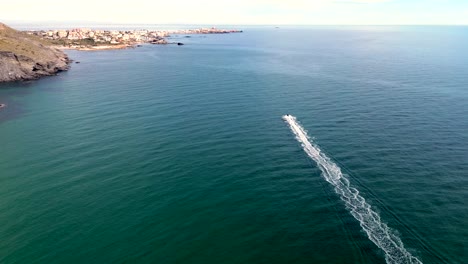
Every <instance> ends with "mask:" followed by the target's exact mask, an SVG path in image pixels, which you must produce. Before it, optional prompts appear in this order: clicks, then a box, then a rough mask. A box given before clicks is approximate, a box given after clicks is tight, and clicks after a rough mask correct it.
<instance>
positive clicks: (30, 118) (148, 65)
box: [0, 27, 468, 264]
mask: <svg viewBox="0 0 468 264" xmlns="http://www.w3.org/2000/svg"><path fill="white" fill-rule="evenodd" d="M174 38H176V39H178V40H181V41H183V42H185V43H186V44H187V45H185V46H182V47H178V46H151V45H145V46H143V47H141V48H136V49H128V50H116V51H99V52H79V51H69V52H68V53H69V55H70V57H71V58H73V59H75V60H77V61H80V62H81V63H80V64H73V65H72V68H71V70H70V71H68V72H64V73H61V74H60V75H59V76H57V77H51V78H44V79H42V80H40V81H34V82H28V83H19V84H2V85H0V103H6V104H7V108H4V109H2V110H0V150H1V152H0V262H1V263H269V264H270V263H385V262H386V260H385V253H384V251H383V250H381V249H380V248H379V247H378V246H376V245H375V244H374V243H373V242H372V241H371V240H370V239H369V237H368V235H367V234H366V233H365V232H364V229H363V228H362V227H361V226H360V224H359V221H357V220H356V219H355V218H354V217H353V216H352V214H351V213H350V210H349V208H347V207H346V205H345V203H344V202H343V201H342V200H341V199H340V196H339V195H338V194H337V193H336V192H335V190H334V188H333V186H332V185H331V184H329V183H328V182H327V181H326V180H325V179H324V177H323V176H322V175H321V170H320V169H319V167H318V166H317V164H316V163H315V162H314V161H312V160H311V159H309V157H308V156H307V155H306V154H305V153H304V151H303V150H302V148H301V146H300V144H299V143H298V142H297V140H296V139H295V138H294V135H293V134H292V133H291V130H290V129H289V127H288V126H287V124H285V123H284V121H283V120H282V119H281V116H282V115H284V114H287V113H290V114H293V115H295V116H296V117H297V118H298V121H299V122H300V124H301V125H302V126H303V127H304V128H305V129H306V130H307V131H308V134H309V136H310V137H312V139H313V141H314V142H315V143H316V144H318V145H319V146H320V148H321V149H322V150H323V151H324V153H326V155H327V156H328V157H330V158H331V159H332V160H333V161H334V162H335V163H336V164H337V165H338V166H339V167H340V168H341V170H342V172H343V173H345V174H346V175H347V177H348V179H349V181H350V185H352V186H353V187H354V188H356V189H357V190H358V191H359V194H360V196H362V197H363V198H365V199H366V201H367V203H368V204H370V205H371V206H372V209H373V210H374V211H375V212H377V213H378V214H379V215H380V217H381V222H382V223H385V224H387V225H388V226H389V227H390V228H391V229H392V235H394V236H396V237H398V238H399V239H401V241H402V242H403V244H404V247H405V249H406V250H407V251H408V252H409V253H410V254H411V255H413V256H414V257H416V258H417V259H418V260H419V261H421V262H423V263H468V228H467V226H468V204H467V201H468V28H466V27H345V28H339V27H316V28H305V27H304V28H293V27H287V28H280V29H275V28H258V29H256V28H249V29H248V30H246V31H245V32H244V33H242V34H229V35H209V36H197V35H194V36H192V37H191V38H185V37H184V36H175V37H174ZM401 263H405V262H404V261H401Z"/></svg>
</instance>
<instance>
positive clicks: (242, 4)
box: [0, 0, 468, 25]
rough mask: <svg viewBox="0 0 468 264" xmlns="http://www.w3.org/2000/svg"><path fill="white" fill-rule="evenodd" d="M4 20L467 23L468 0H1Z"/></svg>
mask: <svg viewBox="0 0 468 264" xmlns="http://www.w3.org/2000/svg"><path fill="white" fill-rule="evenodd" d="M0 21H4V22H8V21H15V22H21V21H24V22H30V21H91V22H103V23H154V24H257V25H258V24H278V25H279V24H310V25H315V24H317V25H324V24H334V25H336V24H339V25H356V24H360V25H364V24H372V25H376V24H399V25H402V24H432V25H435V24H456V25H460V24H465V25H466V24H468V0H236V1H228V0H216V1H214V0H164V1H162V0H125V1H121V0H114V1H106V0H75V1H69V0H60V1H53V0H0Z"/></svg>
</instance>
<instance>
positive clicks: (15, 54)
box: [0, 23, 70, 82]
mask: <svg viewBox="0 0 468 264" xmlns="http://www.w3.org/2000/svg"><path fill="white" fill-rule="evenodd" d="M69 63H70V61H69V59H68V56H67V55H66V54H65V53H63V52H62V51H61V50H58V49H56V48H53V47H51V46H50V44H49V43H48V42H47V41H45V40H42V39H40V38H38V37H36V36H32V35H28V34H26V33H23V32H20V31H17V30H14V29H12V28H10V27H8V26H6V25H5V24H2V23H0V82H9V81H21V80H33V79H37V78H39V77H41V76H47V75H54V74H56V73H57V72H59V71H64V70H67V69H68V67H69V66H68V65H69Z"/></svg>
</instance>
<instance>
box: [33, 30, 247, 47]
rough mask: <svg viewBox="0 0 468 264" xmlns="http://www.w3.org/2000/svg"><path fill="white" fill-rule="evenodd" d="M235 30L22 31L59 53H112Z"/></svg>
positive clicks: (237, 31) (238, 31)
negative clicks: (72, 51) (176, 38)
mask: <svg viewBox="0 0 468 264" xmlns="http://www.w3.org/2000/svg"><path fill="white" fill-rule="evenodd" d="M242 32H243V31H242V30H237V29H217V28H214V27H212V28H200V29H180V30H147V29H140V30H98V29H87V28H76V29H69V30H47V31H46V30H39V31H25V33H26V34H29V35H34V36H36V37H39V38H41V39H43V40H46V41H49V42H50V43H51V44H52V46H53V47H54V48H57V49H60V50H81V51H97V50H115V49H127V48H135V47H138V46H139V45H142V44H153V45H170V44H175V45H179V46H182V45H184V43H181V42H169V41H168V40H167V39H168V38H169V37H171V35H186V37H189V36H187V35H202V34H229V33H242Z"/></svg>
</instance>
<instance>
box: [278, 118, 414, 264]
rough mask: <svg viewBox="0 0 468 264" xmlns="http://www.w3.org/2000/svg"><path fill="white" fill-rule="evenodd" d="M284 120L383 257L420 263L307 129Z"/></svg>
mask: <svg viewBox="0 0 468 264" xmlns="http://www.w3.org/2000/svg"><path fill="white" fill-rule="evenodd" d="M283 119H284V120H285V121H286V123H288V125H289V127H290V128H291V130H292V132H293V133H294V134H295V135H296V139H297V140H298V141H299V142H300V143H301V144H302V148H303V149H304V151H305V152H306V153H307V155H308V156H309V157H310V158H311V159H312V160H314V161H315V162H316V163H317V165H318V167H319V168H320V170H321V171H322V176H323V177H324V178H325V180H326V181H327V182H329V183H330V184H331V185H333V187H334V189H335V192H336V193H337V194H338V195H339V196H340V198H341V200H343V202H345V204H346V208H347V209H348V210H349V211H350V213H351V214H352V215H353V216H354V218H356V220H358V221H359V223H360V225H361V227H362V229H364V231H365V232H366V233H367V236H368V237H369V239H370V240H371V241H372V242H374V244H376V245H377V246H378V247H379V248H380V249H382V250H383V251H384V252H385V260H386V261H387V263H389V264H397V263H411V264H412V263H421V264H422V262H421V261H420V260H419V259H417V258H416V257H414V256H412V255H411V253H409V252H408V251H407V250H406V249H405V247H404V245H403V243H402V242H401V240H400V238H399V237H397V236H396V235H395V234H394V233H392V232H391V230H390V229H389V228H388V226H387V225H386V224H385V223H382V221H381V220H380V216H379V214H377V213H376V212H375V211H373V210H372V208H371V206H370V205H369V204H368V203H367V202H366V200H365V199H364V198H363V197H362V196H361V195H359V191H358V190H357V189H356V188H353V187H351V186H350V185H349V181H348V179H347V178H346V176H345V175H343V173H342V172H341V169H340V167H338V165H336V164H335V163H334V162H333V161H331V160H330V158H328V157H327V156H326V155H325V154H324V153H322V152H321V150H320V148H319V147H318V146H317V145H315V144H312V143H311V142H310V141H309V140H310V138H309V137H308V135H307V132H306V131H305V130H304V128H303V127H302V126H301V125H300V124H299V123H298V122H297V120H296V118H295V117H294V116H291V115H285V116H283Z"/></svg>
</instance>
